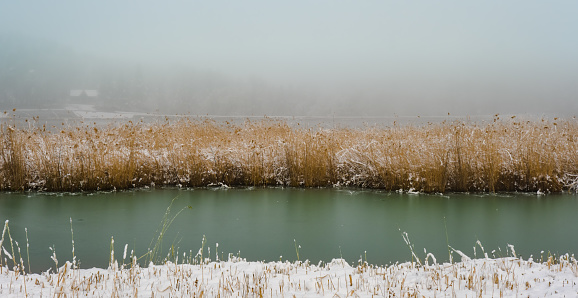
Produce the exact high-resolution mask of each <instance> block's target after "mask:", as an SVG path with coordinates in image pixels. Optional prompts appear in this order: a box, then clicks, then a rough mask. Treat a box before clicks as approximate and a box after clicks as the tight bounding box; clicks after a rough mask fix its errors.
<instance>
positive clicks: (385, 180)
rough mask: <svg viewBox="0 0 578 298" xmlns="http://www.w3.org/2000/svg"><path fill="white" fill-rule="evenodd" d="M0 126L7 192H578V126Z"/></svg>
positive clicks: (0, 180) (0, 182)
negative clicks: (217, 188) (214, 188)
mask: <svg viewBox="0 0 578 298" xmlns="http://www.w3.org/2000/svg"><path fill="white" fill-rule="evenodd" d="M31 127H32V128H30V127H29V128H27V129H18V128H14V127H13V126H10V125H3V126H2V127H1V128H0V130H1V138H0V189H1V190H14V191H18V190H42V191H92V190H111V189H128V188H134V187H150V186H155V185H156V186H162V185H179V186H183V187H185V186H186V187H205V186H209V185H221V184H224V185H229V186H291V187H335V186H350V187H364V188H378V189H385V190H391V191H396V190H403V191H410V190H411V191H420V192H427V193H431V192H440V193H443V192H448V191H456V192H467V191H471V192H494V191H523V192H537V191H540V192H560V191H564V190H576V187H577V183H578V179H577V175H578V122H577V121H576V120H565V121H557V120H541V121H540V120H538V121H524V122H522V121H520V122H518V121H516V119H508V120H507V121H502V120H499V119H494V122H490V123H486V124H470V123H464V122H451V123H450V122H444V123H439V124H429V125H424V126H411V125H406V126H399V125H392V126H390V127H365V128H361V129H350V128H334V129H324V128H320V127H318V128H303V127H300V126H299V125H293V126H291V125H288V124H287V123H285V122H282V121H276V120H267V119H265V120H263V121H257V122H250V121H247V122H245V123H244V124H241V125H236V124H230V123H226V122H224V123H217V122H214V121H209V120H205V121H201V120H198V121H194V120H190V119H185V120H181V121H178V122H173V123H169V122H164V123H155V124H146V123H132V122H128V123H126V124H120V123H115V124H110V125H109V126H108V127H106V128H101V127H92V126H83V127H65V128H63V129H62V130H61V131H58V132H54V131H52V132H50V131H48V130H46V129H44V128H42V127H35V126H31Z"/></svg>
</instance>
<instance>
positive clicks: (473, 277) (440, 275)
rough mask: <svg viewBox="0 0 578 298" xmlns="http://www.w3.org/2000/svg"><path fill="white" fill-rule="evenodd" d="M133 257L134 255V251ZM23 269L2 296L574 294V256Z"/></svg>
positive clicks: (0, 284) (5, 281)
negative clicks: (428, 261) (26, 271)
mask: <svg viewBox="0 0 578 298" xmlns="http://www.w3.org/2000/svg"><path fill="white" fill-rule="evenodd" d="M133 261H136V259H133ZM71 266H73V264H71V263H69V262H67V263H65V265H64V266H62V267H60V268H59V269H58V270H57V272H52V271H48V272H45V273H42V274H24V273H22V272H19V271H18V267H17V266H16V267H14V269H15V270H16V271H14V269H9V268H6V267H3V268H0V271H1V272H0V296H1V297H25V296H30V297H40V296H46V297H52V296H56V297H77V296H89V297H129V296H130V297H182V296H185V297H201V296H202V297H218V296H220V297H294V296H295V297H436V296H437V297H545V296H551V297H578V285H577V283H578V266H577V264H576V259H575V258H574V257H573V256H568V255H565V256H562V257H560V258H559V259H553V258H552V257H550V258H549V259H548V260H547V261H546V262H542V263H537V262H534V261H533V260H532V259H529V260H522V259H519V258H514V257H509V258H498V259H490V258H484V259H469V260H465V261H462V262H457V263H453V264H452V263H445V264H433V265H432V264H425V265H422V266H420V265H418V264H417V263H411V262H407V263H402V264H394V265H390V266H372V265H368V264H367V263H360V264H359V265H358V266H355V267H354V266H351V265H349V264H348V263H347V262H346V261H345V260H343V259H334V260H333V261H332V262H330V263H327V264H319V265H312V264H310V263H309V262H307V261H305V262H294V263H290V262H270V263H265V262H247V261H246V260H244V259H239V258H229V260H228V261H220V262H205V263H203V264H199V265H190V264H176V263H171V262H167V263H166V264H164V265H152V264H151V265H149V266H148V267H146V268H145V267H141V266H139V265H138V264H136V263H132V264H129V265H120V266H119V265H118V263H116V262H115V263H114V264H113V265H111V266H110V267H109V268H108V269H99V268H92V269H71Z"/></svg>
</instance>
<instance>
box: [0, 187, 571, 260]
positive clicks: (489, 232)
mask: <svg viewBox="0 0 578 298" xmlns="http://www.w3.org/2000/svg"><path fill="white" fill-rule="evenodd" d="M173 198H177V199H176V200H175V202H174V204H173V206H172V211H173V212H172V214H176V212H177V211H179V210H181V209H182V208H184V207H186V206H191V207H192V208H191V209H189V208H185V209H184V210H183V211H182V213H181V214H180V215H179V216H178V217H177V218H176V220H175V221H174V222H173V224H172V226H171V227H170V229H169V231H168V233H167V234H166V235H165V236H164V240H165V242H164V246H163V248H164V251H165V254H166V253H167V252H168V248H169V247H170V246H171V244H174V246H175V247H178V248H179V254H180V255H182V253H183V252H186V253H187V255H189V252H190V251H192V253H193V255H194V254H196V253H197V251H198V250H199V248H200V247H201V241H202V238H203V235H205V236H206V239H207V246H206V247H210V248H211V255H212V259H215V256H214V254H215V246H216V243H218V244H219V247H218V252H219V256H220V257H221V256H224V257H225V258H226V256H227V254H228V253H233V254H235V255H237V254H239V252H240V256H241V257H243V258H247V259H248V260H251V261H255V260H265V261H276V260H279V259H280V257H281V256H282V259H283V260H290V261H293V260H296V259H297V254H296V251H295V242H294V240H295V241H296V243H297V245H300V246H301V248H300V249H299V255H300V259H301V260H305V259H308V260H310V261H311V262H313V263H317V262H319V261H320V260H323V261H329V260H331V259H332V258H338V257H344V258H345V259H347V260H348V261H349V262H350V263H356V262H357V260H359V259H360V256H363V259H364V260H365V259H366V258H367V261H368V262H370V263H373V264H389V263H393V262H401V261H407V260H411V253H410V250H409V249H408V247H407V246H406V244H405V242H404V241H403V239H402V236H401V232H407V233H408V234H409V237H410V240H411V243H412V244H413V245H414V248H415V251H416V253H417V255H418V256H419V257H422V258H423V257H424V256H425V253H424V248H425V249H427V252H428V253H429V252H431V253H433V254H434V255H435V256H436V257H437V258H438V261H442V260H447V259H448V248H447V242H446V232H447V236H448V240H449V244H450V245H451V246H452V247H454V248H455V249H459V250H461V251H463V252H464V253H466V254H467V255H469V256H474V250H473V247H474V246H475V245H476V241H477V240H480V241H481V243H482V245H483V247H484V248H485V251H486V252H487V253H489V254H490V256H491V255H492V253H491V252H492V251H493V250H495V255H496V256H501V255H506V248H507V245H508V244H512V245H514V246H515V249H516V252H517V253H518V254H521V255H522V256H523V257H529V256H530V255H533V256H534V258H539V256H540V252H541V251H544V252H545V254H547V253H548V251H550V252H551V253H556V254H563V253H568V252H570V253H574V252H577V251H578V216H577V214H578V212H577V211H578V196H576V195H547V196H536V195H530V194H498V195H496V194H487V195H475V194H450V195H445V196H441V195H410V194H398V193H388V192H378V191H359V190H357V191H355V190H337V189H307V190H303V189H277V188H270V189H227V190H222V189H195V190H179V189H155V190H136V191H126V192H114V193H94V194H76V195H72V194H41V193H32V194H30V193H24V194H22V193H0V220H2V222H4V221H5V220H9V226H10V231H11V235H12V237H13V238H14V239H15V240H17V241H18V242H19V244H20V247H21V251H22V254H23V255H24V254H25V250H26V249H25V247H26V245H25V243H26V238H25V233H24V229H25V228H27V229H28V238H29V244H30V263H31V267H32V268H33V270H34V271H40V270H46V269H47V268H50V266H51V265H53V262H52V260H51V259H50V256H51V254H52V252H51V250H50V249H49V247H52V246H54V248H55V250H56V255H57V258H58V260H59V263H60V264H62V263H63V262H64V261H66V260H71V258H72V243H71V236H72V234H71V231H70V228H71V227H70V218H72V228H73V229H74V242H75V255H76V257H77V258H78V259H79V260H80V262H81V264H80V266H81V268H90V267H95V266H96V267H106V266H107V265H108V259H109V256H110V252H109V250H110V242H111V241H110V240H111V237H114V247H115V255H116V257H117V259H119V262H122V261H121V260H120V259H122V255H123V251H124V247H125V244H128V253H127V254H130V251H131V250H135V252H136V254H137V255H142V254H144V253H145V252H146V251H147V249H148V248H149V245H150V242H151V240H152V239H153V238H155V235H156V231H157V229H158V227H159V225H160V223H161V221H162V218H163V216H164V214H165V211H166V208H167V207H168V206H169V205H170V203H171V201H172V200H173ZM446 227H447V228H446ZM4 246H5V247H6V245H4ZM476 250H477V255H478V257H479V256H480V255H481V249H480V248H479V247H477V248H476ZM205 254H206V249H205ZM454 255H456V254H454ZM24 259H25V260H26V258H24ZM25 263H26V261H25Z"/></svg>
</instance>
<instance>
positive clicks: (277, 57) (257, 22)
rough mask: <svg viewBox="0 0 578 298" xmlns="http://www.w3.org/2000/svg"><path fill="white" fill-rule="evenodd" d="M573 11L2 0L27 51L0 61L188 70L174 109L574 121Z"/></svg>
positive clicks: (538, 6)
mask: <svg viewBox="0 0 578 298" xmlns="http://www.w3.org/2000/svg"><path fill="white" fill-rule="evenodd" d="M577 15H578V2H576V1H570V0H568V1H534V0H523V1H522V0H508V1H499V0H491V1H475V2H472V1H425V0H422V1H386V0H383V1H341V0H332V1H327V0H317V1H304V0H297V1H266V0H262V1H256V0H245V1H232V0H231V1H220V0H211V1H169V2H165V1H109V0H105V1H102V0H101V1H73V0H70V1H63V0H55V1H2V2H0V42H2V41H4V43H11V42H13V41H14V40H17V41H21V42H20V43H19V44H17V45H14V46H13V47H16V48H17V50H14V51H13V52H10V53H12V54H10V53H9V54H4V55H3V56H2V55H0V59H15V58H14V57H16V56H15V55H17V54H18V53H20V52H22V51H20V50H18V49H19V47H25V46H23V45H22V44H36V45H40V46H37V48H36V51H33V53H32V54H30V55H31V56H27V57H28V58H26V59H30V57H33V56H34V55H40V56H41V55H44V54H45V53H43V50H42V49H43V48H46V49H50V50H53V49H60V50H59V51H60V53H61V55H65V56H66V55H69V56H74V55H77V59H79V60H82V61H84V64H85V66H84V67H85V68H86V69H95V68H101V69H102V67H103V66H102V65H103V61H106V63H104V64H107V65H109V66H110V68H109V69H108V70H107V71H108V73H109V74H110V75H111V77H114V74H115V72H116V71H118V70H115V67H117V68H123V67H125V68H126V69H129V70H128V72H132V73H134V72H135V69H138V70H137V71H138V72H139V73H142V76H144V77H146V78H145V79H147V80H150V81H151V82H152V81H154V80H156V81H158V80H164V81H165V82H166V81H167V80H170V77H171V76H172V77H174V76H175V74H176V73H181V74H182V73H183V72H189V73H190V72H196V73H197V75H196V77H195V76H193V77H195V78H196V79H194V78H191V77H190V76H189V79H187V80H186V82H184V83H182V84H186V85H193V86H196V87H195V88H196V89H195V90H191V91H190V93H186V94H184V95H183V94H181V95H179V96H181V98H180V99H179V100H178V102H180V103H181V104H182V103H185V102H187V101H189V102H190V103H194V104H193V105H195V104H199V106H202V104H205V105H210V101H211V100H220V99H216V97H218V96H219V95H218V94H222V96H224V97H228V98H229V99H228V100H230V101H240V102H237V103H236V105H239V106H242V105H243V101H244V100H247V104H253V105H255V104H258V105H260V106H263V107H265V108H263V110H259V109H257V110H252V112H254V113H260V112H269V111H270V112H274V113H275V112H278V111H277V110H275V109H274V108H271V109H269V110H267V108H266V107H268V106H275V105H277V104H284V105H286V106H287V109H289V108H290V107H291V105H287V102H289V103H291V102H294V103H295V105H296V106H299V109H297V110H295V111H290V112H289V113H292V114H299V113H307V109H308V108H307V105H308V104H310V105H311V108H312V109H314V113H316V114H324V115H325V114H331V113H339V114H344V115H345V114H348V113H353V114H362V115H363V114H371V115H386V116H387V115H393V114H404V115H419V114H421V115H443V114H447V112H451V113H453V114H471V115H476V114H490V113H492V114H493V113H513V114H520V113H534V114H536V113H538V114H539V113H553V114H560V115H577V114H578V54H577V53H578V38H577V36H578V18H577V17H576V16H577ZM22 41H24V42H22ZM4 46H6V44H5V45H4ZM0 47H3V45H0ZM0 51H2V50H1V49H0ZM62 53H66V54H62ZM0 54H1V53H0ZM11 55H12V56H11ZM79 57H80V58H79ZM2 67H4V68H5V72H7V70H6V69H13V68H14V67H13V66H11V64H10V61H0V73H1V72H2V69H1V68H2ZM31 67H33V66H31ZM55 68H57V67H56V66H55ZM86 72H90V70H85V73H86ZM55 73H57V72H55ZM199 73H200V74H201V75H199ZM139 75H140V74H139ZM207 76H209V77H211V76H212V77H213V78H214V77H218V78H221V79H219V80H218V82H217V83H215V84H216V85H218V86H219V87H207V85H206V84H204V83H203V82H205V83H207V82H208V81H211V80H213V79H207ZM70 77H74V75H70ZM98 77H100V78H102V77H104V75H103V74H99V75H98ZM212 82H214V80H213V81H212ZM231 82H233V83H231ZM71 84H72V83H71ZM99 84H104V83H102V82H99V83H98V84H97V85H99ZM151 84H152V83H151ZM207 84H209V83H207ZM64 85H66V84H64V83H63V86H64ZM170 86H172V85H171V84H165V88H169V89H170ZM223 86H226V87H223ZM231 86H235V87H231ZM240 86H241V87H240ZM243 86H244V87H243ZM247 86H248V87H247ZM63 88H64V87H63ZM95 88H98V86H97V87H95ZM155 88H156V87H155ZM191 88H192V87H191ZM207 88H214V89H210V90H209V91H210V92H209V91H207V92H204V91H203V92H200V91H198V90H205V89H207ZM151 89H152V87H151ZM157 89H158V88H157ZM224 89H226V90H229V91H223V90H224ZM143 90H144V89H143ZM147 90H148V89H147ZM215 90H216V91H218V92H216V91H215ZM239 90H245V91H246V90H249V91H247V94H244V95H243V96H237V95H232V94H231V93H232V92H236V93H239V92H241V91H239ZM151 92H152V91H151ZM167 92H169V91H163V92H160V91H159V92H157V93H150V96H149V97H155V96H156V97H158V95H156V94H161V93H162V94H165V96H167V97H169V95H166V94H167ZM152 94H155V95H154V96H153V95H152ZM187 94H188V95H187ZM207 94H210V96H209V95H207ZM223 94H224V95H223ZM0 96H1V94H0ZM170 96H173V95H170ZM187 96H188V97H187ZM251 96H255V97H259V98H260V99H259V101H257V102H252V101H251V100H249V99H247V98H250V97H251ZM189 97H190V98H189ZM148 100H149V101H151V102H154V100H155V99H154V98H149V99H148ZM207 102H209V103H207ZM247 111H248V112H251V110H249V109H248V110H247ZM217 112H218V111H217Z"/></svg>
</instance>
